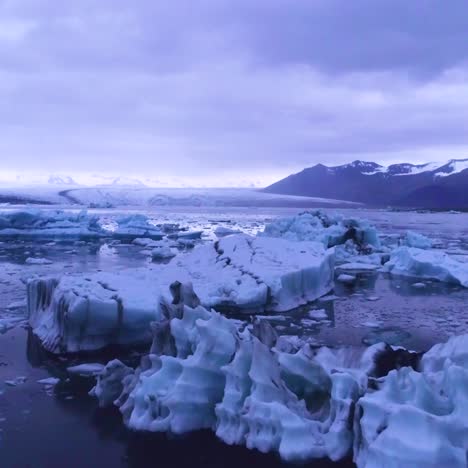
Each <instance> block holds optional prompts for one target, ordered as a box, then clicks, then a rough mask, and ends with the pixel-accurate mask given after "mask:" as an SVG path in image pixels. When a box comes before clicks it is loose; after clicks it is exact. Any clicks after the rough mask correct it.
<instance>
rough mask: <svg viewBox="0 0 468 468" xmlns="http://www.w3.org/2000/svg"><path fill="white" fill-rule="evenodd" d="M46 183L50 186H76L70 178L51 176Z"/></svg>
mask: <svg viewBox="0 0 468 468" xmlns="http://www.w3.org/2000/svg"><path fill="white" fill-rule="evenodd" d="M47 183H48V184H50V185H78V184H77V183H76V182H75V181H74V180H73V178H72V177H70V176H60V175H56V174H52V175H50V176H49V179H48V180H47Z"/></svg>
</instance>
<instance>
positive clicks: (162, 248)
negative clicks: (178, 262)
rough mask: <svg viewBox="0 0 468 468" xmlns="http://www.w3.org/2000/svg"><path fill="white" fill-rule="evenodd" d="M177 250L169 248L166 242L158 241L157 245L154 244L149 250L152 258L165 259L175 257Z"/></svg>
mask: <svg viewBox="0 0 468 468" xmlns="http://www.w3.org/2000/svg"><path fill="white" fill-rule="evenodd" d="M176 255H177V251H176V250H174V249H171V248H170V247H169V245H168V244H167V243H164V242H160V243H159V244H158V245H154V246H153V249H152V250H151V257H152V259H153V260H166V259H168V258H172V257H175V256H176Z"/></svg>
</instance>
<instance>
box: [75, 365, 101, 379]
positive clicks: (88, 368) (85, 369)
mask: <svg viewBox="0 0 468 468" xmlns="http://www.w3.org/2000/svg"><path fill="white" fill-rule="evenodd" d="M102 369H104V365H103V364H99V363H95V362H94V363H89V364H79V365H78V366H72V367H67V371H68V372H69V373H70V374H75V375H79V376H80V377H93V376H95V375H97V374H99V373H100V372H101V371H102Z"/></svg>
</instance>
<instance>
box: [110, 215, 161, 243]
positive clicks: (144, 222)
mask: <svg viewBox="0 0 468 468" xmlns="http://www.w3.org/2000/svg"><path fill="white" fill-rule="evenodd" d="M112 236H113V237H117V238H124V239H132V238H138V237H146V238H150V239H155V240H160V239H162V238H163V233H162V232H161V231H160V229H159V228H158V227H157V226H155V225H154V224H152V223H151V222H150V220H149V218H148V217H147V216H145V215H142V214H133V215H129V216H122V217H120V218H118V219H117V228H116V229H115V230H114V231H113V232H112Z"/></svg>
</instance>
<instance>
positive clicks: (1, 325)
mask: <svg viewBox="0 0 468 468" xmlns="http://www.w3.org/2000/svg"><path fill="white" fill-rule="evenodd" d="M24 321H25V319H24V318H23V317H7V318H2V319H0V334H2V335H3V334H5V333H6V332H7V331H8V330H11V329H12V328H14V327H15V326H16V325H19V324H20V323H21V322H24Z"/></svg>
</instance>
